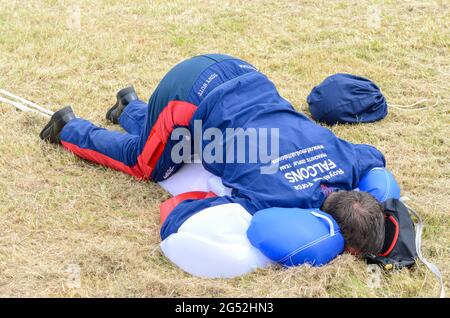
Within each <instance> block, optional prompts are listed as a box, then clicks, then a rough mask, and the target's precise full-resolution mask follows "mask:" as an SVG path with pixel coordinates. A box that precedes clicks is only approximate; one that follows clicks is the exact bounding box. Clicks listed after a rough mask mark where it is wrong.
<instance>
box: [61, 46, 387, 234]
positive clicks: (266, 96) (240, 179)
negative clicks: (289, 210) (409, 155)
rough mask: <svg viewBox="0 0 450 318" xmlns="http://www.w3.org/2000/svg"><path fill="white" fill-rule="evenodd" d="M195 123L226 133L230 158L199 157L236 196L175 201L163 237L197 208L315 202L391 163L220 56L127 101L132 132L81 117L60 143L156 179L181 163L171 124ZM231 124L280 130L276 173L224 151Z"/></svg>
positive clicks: (251, 208) (183, 67)
mask: <svg viewBox="0 0 450 318" xmlns="http://www.w3.org/2000/svg"><path fill="white" fill-rule="evenodd" d="M198 121H201V126H202V130H203V132H204V131H206V130H207V129H208V128H217V129H219V130H220V131H221V132H222V136H224V137H223V140H218V143H217V144H216V145H220V147H222V148H223V149H222V153H223V156H224V158H223V159H224V160H221V161H219V162H210V161H206V160H204V161H203V162H202V163H203V166H204V167H205V169H206V170H208V171H210V172H211V173H213V174H214V175H216V176H219V177H220V178H221V179H222V182H223V184H224V185H225V186H227V187H230V188H232V189H233V190H232V193H231V195H230V196H224V197H214V198H208V199H203V200H186V201H184V202H182V203H181V204H179V205H178V206H177V207H176V208H175V209H174V210H173V211H172V212H171V213H170V214H169V216H168V217H167V219H166V220H165V222H164V224H163V225H162V228H161V238H162V239H165V238H166V237H168V236H169V235H170V234H172V233H175V232H177V230H178V228H179V227H180V226H181V224H183V223H184V221H185V220H187V219H188V218H189V217H190V216H192V215H193V214H195V213H197V212H199V211H201V210H203V209H205V208H208V207H211V206H215V205H219V204H224V203H233V202H234V203H239V204H241V205H242V206H243V207H244V208H245V209H246V210H247V211H248V212H249V213H251V214H254V213H255V212H257V211H259V210H261V209H264V208H269V207H300V208H319V207H320V206H321V205H322V203H323V201H324V200H325V198H326V196H327V195H328V194H329V193H330V192H331V191H335V190H336V189H343V190H351V189H354V188H356V187H357V186H358V182H359V180H360V178H361V176H363V175H364V174H365V173H366V172H368V171H369V170H370V169H372V168H374V167H384V166H385V159H384V156H383V155H382V154H381V152H379V151H378V150H377V149H376V148H375V147H373V146H370V145H365V144H352V143H350V142H347V141H345V140H342V139H340V138H338V137H336V136H335V135H334V134H333V132H331V131H330V130H329V129H327V128H325V127H322V126H320V125H318V124H316V123H314V122H313V121H311V120H310V119H309V118H308V117H306V116H305V115H303V114H301V113H299V112H297V111H296V110H295V109H294V108H293V107H292V105H291V104H290V103H289V102H288V101H286V100H285V99H283V98H282V97H281V96H280V95H279V94H278V92H277V90H276V88H275V86H274V84H273V83H272V82H271V81H270V80H269V79H268V78H267V77H266V76H265V75H264V74H262V73H260V72H259V71H258V70H257V69H256V68H254V67H253V66H251V65H250V64H248V63H246V62H244V61H242V60H239V59H236V58H232V57H230V56H226V55H218V54H213V55H203V56H198V57H194V58H192V59H189V60H186V61H184V62H182V63H180V64H178V65H177V66H175V68H173V69H172V70H171V71H170V72H169V73H168V74H167V75H166V77H165V78H164V79H163V80H162V81H161V83H160V84H159V86H158V88H157V89H156V91H155V92H154V93H153V95H152V97H151V98H150V101H149V103H148V104H146V103H144V102H142V101H136V102H132V103H131V104H130V105H128V106H127V107H126V108H125V111H124V112H123V114H122V115H121V116H120V118H119V123H120V124H121V125H122V127H123V128H124V129H125V130H126V131H127V133H125V134H123V133H119V132H111V131H107V130H105V129H102V128H98V127H96V126H94V125H93V124H91V123H90V122H88V121H85V120H83V119H75V120H72V121H70V122H69V123H68V124H67V125H66V126H65V127H64V129H63V131H62V133H61V139H62V143H63V145H64V147H66V148H67V149H68V150H70V151H72V152H74V153H75V154H77V155H79V156H81V157H83V158H86V159H88V160H92V161H95V162H98V163H101V164H104V165H107V166H109V167H112V168H115V169H119V170H122V171H124V172H126V173H129V174H132V175H134V176H136V177H138V178H141V179H151V180H154V181H160V180H163V179H165V178H167V177H169V176H170V174H171V173H173V172H175V171H176V170H177V169H178V168H179V167H180V164H179V163H174V162H173V160H172V158H171V150H172V147H173V146H174V144H175V143H176V141H172V140H170V134H171V132H172V130H173V129H174V128H176V127H186V128H187V129H189V131H190V132H192V135H194V130H195V125H196V123H198ZM231 128H242V129H244V130H245V129H257V130H258V136H259V129H261V128H265V129H267V130H266V131H269V132H272V131H277V137H278V141H279V144H278V150H279V151H278V153H277V154H276V156H275V157H273V158H272V160H271V162H269V163H271V164H272V165H274V166H275V170H274V171H273V173H270V174H262V173H261V168H262V167H266V166H267V164H268V163H267V162H263V161H262V160H261V158H259V157H258V156H257V158H256V161H250V160H249V157H248V155H247V156H246V157H245V160H244V162H238V161H239V160H234V161H230V160H227V158H225V157H226V156H227V153H230V148H229V147H230V144H229V143H227V141H229V140H228V139H227V138H228V137H226V136H227V129H231ZM269 134H270V133H269ZM267 139H269V140H270V136H268V138H267ZM257 140H258V145H259V142H260V140H259V139H257ZM210 142H211V141H210V140H205V139H203V140H202V141H201V143H200V146H199V151H200V152H202V153H203V150H205V149H206V148H207V147H208V144H209V143H210ZM269 143H270V142H269ZM227 147H228V148H227ZM232 147H234V148H233V149H234V150H233V152H232V153H234V154H237V153H238V152H239V150H241V151H242V149H237V145H236V143H235V144H234V145H233V146H232ZM243 147H244V150H247V151H246V153H247V154H248V153H250V152H251V149H250V148H249V147H251V145H250V143H248V142H247V143H244V144H243ZM269 148H270V147H269Z"/></svg>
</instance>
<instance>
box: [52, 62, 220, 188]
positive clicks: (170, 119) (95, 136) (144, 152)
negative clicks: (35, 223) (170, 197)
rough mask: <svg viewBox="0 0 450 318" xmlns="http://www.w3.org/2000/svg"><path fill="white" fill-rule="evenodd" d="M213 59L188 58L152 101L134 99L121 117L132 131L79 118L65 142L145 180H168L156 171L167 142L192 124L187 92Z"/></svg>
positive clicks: (94, 159) (63, 137)
mask: <svg viewBox="0 0 450 318" xmlns="http://www.w3.org/2000/svg"><path fill="white" fill-rule="evenodd" d="M213 62H214V61H212V60H210V59H208V58H200V57H195V58H192V59H189V60H186V61H184V62H182V63H180V64H178V65H176V66H175V67H174V68H173V69H172V70H171V71H170V72H169V73H168V74H167V75H166V76H165V77H164V78H163V80H162V81H161V83H160V84H159V85H158V88H157V89H156V90H155V92H154V93H153V94H152V97H151V98H150V102H149V104H146V103H144V102H142V101H139V100H134V101H131V102H130V103H129V104H128V105H127V106H126V107H125V108H124V110H123V112H122V114H121V115H120V117H119V123H120V125H121V126H122V127H123V128H124V129H125V130H126V131H127V133H120V132H117V131H108V130H106V129H104V128H99V127H97V126H95V125H93V124H92V123H90V122H89V121H87V120H84V119H80V118H76V119H72V120H71V121H69V122H68V123H67V124H66V125H65V126H64V128H63V129H62V130H61V133H60V138H61V143H62V145H63V146H64V147H65V148H66V149H67V150H69V151H71V152H73V153H74V154H76V155H78V156H79V157H81V158H84V159H87V160H89V161H92V162H96V163H99V164H102V165H105V166H107V167H110V168H113V169H117V170H120V171H123V172H125V173H128V174H130V175H133V176H135V177H137V178H139V179H148V178H151V179H152V180H154V181H159V180H162V176H163V175H162V174H161V173H154V174H152V173H153V171H154V170H155V167H156V165H157V163H158V162H159V161H160V157H161V156H162V154H163V153H164V150H165V148H169V147H166V144H167V143H168V141H169V140H170V134H171V132H172V130H173V128H174V127H179V126H188V123H189V120H190V118H191V117H192V115H193V113H194V112H195V110H196V105H193V104H191V103H189V102H186V99H187V94H188V93H189V91H190V89H191V88H192V85H193V82H194V81H195V80H196V79H197V77H198V76H199V74H200V73H201V72H203V70H204V69H205V68H207V67H208V66H210V65H211V64H212V63H213ZM167 165H168V164H166V165H164V166H167ZM158 171H159V170H158Z"/></svg>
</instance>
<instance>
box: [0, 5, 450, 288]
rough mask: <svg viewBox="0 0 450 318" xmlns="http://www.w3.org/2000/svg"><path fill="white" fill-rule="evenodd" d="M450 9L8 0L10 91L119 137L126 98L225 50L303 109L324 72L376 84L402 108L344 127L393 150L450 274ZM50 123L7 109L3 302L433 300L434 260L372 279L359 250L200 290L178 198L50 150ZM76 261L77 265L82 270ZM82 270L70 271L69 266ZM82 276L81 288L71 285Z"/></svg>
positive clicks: (3, 83) (0, 257)
mask: <svg viewBox="0 0 450 318" xmlns="http://www.w3.org/2000/svg"><path fill="white" fill-rule="evenodd" d="M449 21H450V4H449V2H448V1H444V0H442V1H356V0H355V1H317V0H311V1H286V2H283V1H259V0H258V1H217V2H213V1H170V2H167V1H134V0H130V1H126V2H124V1H113V0H104V1H56V0H55V1H36V0H30V1H13V0H0V88H4V89H7V90H9V91H11V92H14V93H16V94H18V95H21V96H26V97H27V98H29V99H31V100H33V101H36V102H38V103H40V104H42V105H45V106H48V107H49V108H51V109H53V110H57V109H58V108H60V107H61V106H63V105H66V104H71V105H72V106H73V107H74V109H75V111H76V113H77V114H78V115H79V116H81V117H85V118H88V119H90V120H92V121H94V122H95V123H98V124H100V125H102V126H106V127H108V125H107V123H106V121H105V119H104V113H105V111H106V109H107V108H108V107H109V106H110V104H111V103H112V102H113V100H114V94H115V92H116V91H117V90H118V89H120V88H122V87H124V86H125V85H127V84H130V83H132V84H134V86H135V87H136V89H137V91H138V93H139V95H140V96H142V97H145V99H147V98H148V96H149V95H150V94H151V92H152V90H153V89H154V88H155V86H156V84H157V83H158V81H159V80H160V79H161V78H162V76H163V75H164V74H165V72H166V71H168V70H169V69H170V67H172V66H173V65H174V64H175V63H177V62H179V61H181V60H183V59H185V58H188V57H190V56H193V55H197V54H202V53H209V52H221V53H227V54H231V55H235V56H238V57H240V58H243V59H246V60H248V61H250V62H251V63H252V64H254V65H255V66H257V67H258V68H259V69H260V70H261V71H263V72H264V73H266V74H267V75H268V76H269V78H271V79H272V80H273V81H274V82H275V84H276V85H277V86H278V88H279V90H280V92H281V94H282V95H283V96H284V97H285V98H287V99H288V100H290V101H291V102H292V103H293V104H294V105H295V107H297V109H298V110H300V111H305V112H307V105H306V101H305V100H306V96H307V95H308V93H309V92H310V90H311V89H312V88H313V87H314V86H315V85H317V84H318V83H319V82H320V81H321V80H323V79H324V78H325V77H326V76H328V75H330V74H333V73H336V72H349V73H353V74H358V75H362V76H366V77H369V78H371V79H372V80H374V81H375V82H376V83H377V84H378V85H379V86H380V87H381V88H382V90H383V93H384V94H385V96H386V98H387V100H388V102H389V103H390V104H397V105H409V104H413V103H415V102H417V101H420V100H423V99H426V101H424V102H422V104H421V105H423V107H426V108H425V109H423V110H409V111H406V110H398V109H395V108H391V109H390V113H389V115H388V117H387V118H386V119H385V120H383V121H381V122H378V123H374V124H367V125H359V126H345V125H343V126H338V127H334V128H333V131H334V132H335V133H336V134H337V135H339V136H340V137H343V138H346V139H348V140H350V141H353V142H361V143H371V144H374V145H375V146H376V147H378V148H379V149H380V150H382V151H383V152H384V153H385V155H386V159H387V162H388V167H389V169H391V170H392V171H393V173H394V174H395V176H396V177H397V179H398V181H399V183H400V185H401V188H402V191H403V194H404V195H407V196H408V197H410V198H411V199H412V200H413V201H412V203H411V205H412V206H413V207H415V208H416V209H417V210H418V212H420V213H421V214H422V216H423V218H424V221H425V232H424V238H423V240H424V243H423V249H424V255H425V256H426V257H428V258H429V259H430V260H431V261H433V262H435V263H436V264H437V265H438V266H439V267H440V269H441V270H442V272H443V274H444V278H445V279H446V281H447V282H446V288H447V289H448V288H449V286H450V285H449V283H448V281H449V279H450V250H449V248H450V230H449V229H450V215H449V212H450V209H449V206H450V186H449V177H450V175H449V174H450V164H449V146H450V141H449V135H450V128H449V127H450V126H449V124H450V117H449V115H450V108H449V101H450V96H449V91H450V86H449V81H450V77H449V75H450V54H449V48H450V33H449V30H450V25H449V24H450V23H449ZM45 122H46V121H45V119H43V118H41V117H37V116H35V115H32V114H26V113H21V112H18V111H15V110H14V109H13V108H12V107H10V106H7V105H5V104H0V296H3V297H5V296H13V297H16V296H31V297H40V296H50V297H61V296H64V297H79V296H81V297H93V296H108V297H109V296H112V297H116V296H123V297H128V296H134V297H154V296H157V297H159V296H169V297H176V296H194V297H196V296H208V297H209V296H211V297H220V296H231V297H234V296H238V297H241V296H250V297H253V296H258V297H281V296H287V297H426V296H431V297H434V296H436V295H437V294H438V284H437V281H436V279H435V278H434V276H433V275H432V274H431V273H430V272H429V271H428V270H427V269H426V267H424V266H423V265H419V266H417V267H416V268H415V269H413V270H402V271H396V272H390V273H386V274H383V275H382V277H381V279H380V281H379V282H377V283H376V284H371V283H370V282H371V277H372V276H371V274H370V273H369V272H368V271H367V266H366V265H365V263H364V262H362V261H359V260H356V259H355V258H353V257H352V256H350V255H343V256H340V257H338V258H337V259H336V260H335V261H333V262H332V264H331V265H329V266H326V267H323V268H311V267H300V268H293V269H289V270H286V269H281V268H270V269H267V270H259V271H257V272H255V273H252V274H250V275H247V276H244V277H240V278H236V279H232V280H204V279H199V278H195V277H192V276H190V275H188V274H186V273H184V272H182V271H181V270H179V269H177V268H176V267H175V266H173V265H172V264H171V263H170V262H169V261H168V260H167V259H165V258H164V257H163V256H162V255H161V253H160V252H159V250H158V243H159V204H160V203H161V202H162V201H163V200H165V199H167V198H168V197H169V195H168V193H166V192H165V191H164V190H162V189H161V188H160V187H159V186H157V185H155V184H152V183H143V182H137V181H135V180H134V179H132V178H131V177H129V176H127V175H125V174H121V173H119V172H115V171H112V170H108V169H105V168H102V167H99V166H96V165H93V164H90V163H87V162H85V161H82V160H79V159H78V158H76V157H75V156H73V155H71V154H69V153H67V152H65V151H64V150H63V149H61V148H59V147H55V146H51V145H47V144H45V143H43V142H41V141H40V139H39V138H38V133H39V131H40V129H41V128H42V126H43V125H44V124H45ZM71 264H72V265H71ZM73 264H74V265H73ZM73 266H75V268H76V266H79V269H80V274H81V285H80V286H75V285H74V284H71V281H70V277H71V275H72V274H73V273H72V274H71V272H70V270H69V269H70V268H73Z"/></svg>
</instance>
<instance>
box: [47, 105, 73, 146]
mask: <svg viewBox="0 0 450 318" xmlns="http://www.w3.org/2000/svg"><path fill="white" fill-rule="evenodd" d="M74 118H76V116H75V114H74V113H73V110H72V107H70V106H66V107H64V108H62V109H60V110H58V111H57V112H56V113H54V114H53V116H52V117H51V118H50V121H49V122H48V124H47V125H46V126H45V127H44V129H42V131H41V133H40V134H39V137H41V139H42V140H45V141H48V142H50V143H53V144H59V143H60V142H61V139H60V137H59V134H60V132H61V130H62V129H63V127H64V126H65V125H66V124H67V123H68V122H69V121H70V120H71V119H74Z"/></svg>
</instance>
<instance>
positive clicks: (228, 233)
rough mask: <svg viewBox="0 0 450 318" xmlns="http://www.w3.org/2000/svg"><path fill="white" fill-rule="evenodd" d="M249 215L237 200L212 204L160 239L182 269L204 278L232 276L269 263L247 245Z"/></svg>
mask: <svg viewBox="0 0 450 318" xmlns="http://www.w3.org/2000/svg"><path fill="white" fill-rule="evenodd" d="M251 219H252V216H251V215H250V214H249V213H248V212H247V211H246V210H245V209H244V208H243V207H242V206H241V205H240V204H237V203H229V204H222V205H217V206H213V207H210V208H207V209H204V210H203V211H200V212H198V213H196V214H194V215H193V216H191V217H190V218H189V219H187V220H186V221H185V222H184V223H183V224H182V225H181V226H180V228H179V229H178V232H177V233H174V234H171V235H170V236H168V237H167V238H166V239H165V240H164V241H162V242H161V249H162V251H163V253H164V255H165V256H166V257H167V258H168V259H169V260H170V261H171V262H172V263H174V264H175V265H177V266H178V267H180V268H181V269H182V270H184V271H185V272H187V273H189V274H191V275H194V276H199V277H206V278H231V277H235V276H239V275H243V274H246V273H249V272H251V271H253V270H255V269H257V268H263V267H266V266H268V265H270V264H271V263H272V262H271V261H270V260H269V259H268V258H267V257H265V256H264V255H263V254H262V253H261V252H260V251H259V250H258V249H257V248H255V247H254V246H253V245H252V244H250V242H249V240H248V238H247V235H246V231H247V229H248V226H249V224H250V221H251Z"/></svg>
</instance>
